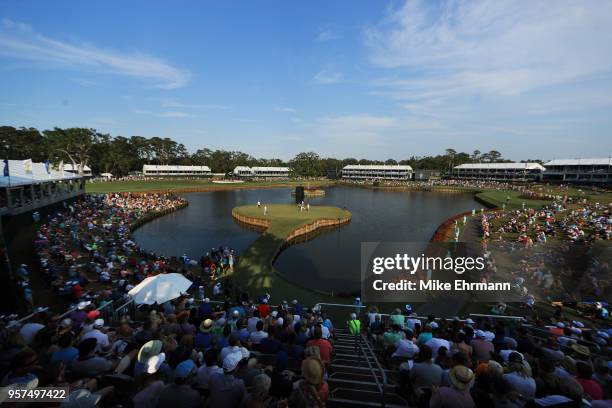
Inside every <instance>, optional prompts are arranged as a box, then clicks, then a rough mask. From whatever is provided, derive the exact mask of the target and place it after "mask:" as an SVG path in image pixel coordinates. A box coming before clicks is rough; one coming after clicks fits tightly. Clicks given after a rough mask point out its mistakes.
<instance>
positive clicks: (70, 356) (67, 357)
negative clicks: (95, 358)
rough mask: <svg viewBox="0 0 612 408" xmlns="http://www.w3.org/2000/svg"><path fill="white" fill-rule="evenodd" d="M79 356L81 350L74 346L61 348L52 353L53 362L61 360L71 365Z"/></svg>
mask: <svg viewBox="0 0 612 408" xmlns="http://www.w3.org/2000/svg"><path fill="white" fill-rule="evenodd" d="M78 356H79V351H78V350H77V349H76V348H74V347H68V348H64V349H60V350H57V351H54V352H53V354H51V364H53V363H57V362H59V361H61V362H62V363H64V364H65V365H67V366H68V367H70V365H71V364H72V362H73V361H74V360H76V359H77V357H78Z"/></svg>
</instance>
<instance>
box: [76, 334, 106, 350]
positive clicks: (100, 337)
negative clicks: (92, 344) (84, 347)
mask: <svg viewBox="0 0 612 408" xmlns="http://www.w3.org/2000/svg"><path fill="white" fill-rule="evenodd" d="M90 338H94V339H96V340H97V341H98V343H97V345H96V351H97V352H100V351H103V349H106V348H107V347H108V345H109V341H108V336H107V335H106V333H102V332H101V331H100V330H98V329H93V330H90V331H88V332H87V333H85V334H84V335H83V337H81V341H83V340H85V339H90Z"/></svg>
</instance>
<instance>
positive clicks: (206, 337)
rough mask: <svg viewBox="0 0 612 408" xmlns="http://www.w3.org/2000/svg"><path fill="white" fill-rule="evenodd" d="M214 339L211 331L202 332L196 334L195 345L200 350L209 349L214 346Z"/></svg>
mask: <svg viewBox="0 0 612 408" xmlns="http://www.w3.org/2000/svg"><path fill="white" fill-rule="evenodd" d="M212 339H213V336H212V334H211V333H202V332H200V333H198V334H196V336H195V340H194V342H193V346H194V347H195V348H196V349H198V350H200V351H204V350H208V349H209V348H211V347H212Z"/></svg>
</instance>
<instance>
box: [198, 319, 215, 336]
mask: <svg viewBox="0 0 612 408" xmlns="http://www.w3.org/2000/svg"><path fill="white" fill-rule="evenodd" d="M212 326H213V321H212V320H210V319H206V320H203V321H202V323H200V331H201V332H202V333H208V332H209V331H211V330H212Z"/></svg>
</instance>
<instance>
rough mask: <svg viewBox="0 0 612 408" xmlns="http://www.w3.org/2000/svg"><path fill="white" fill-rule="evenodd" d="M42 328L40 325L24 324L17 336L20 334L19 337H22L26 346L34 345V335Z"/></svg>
mask: <svg viewBox="0 0 612 408" xmlns="http://www.w3.org/2000/svg"><path fill="white" fill-rule="evenodd" d="M43 327H45V326H44V325H42V324H40V323H26V324H24V325H23V327H22V328H21V330H20V331H19V334H21V337H23V339H24V340H25V342H26V344H27V345H28V346H31V345H32V343H34V338H35V337H36V333H38V332H39V331H40V329H42V328H43Z"/></svg>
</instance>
